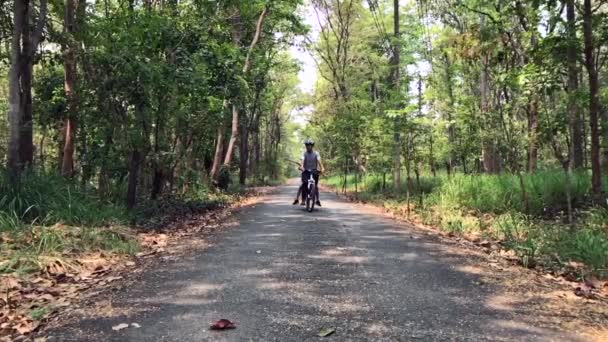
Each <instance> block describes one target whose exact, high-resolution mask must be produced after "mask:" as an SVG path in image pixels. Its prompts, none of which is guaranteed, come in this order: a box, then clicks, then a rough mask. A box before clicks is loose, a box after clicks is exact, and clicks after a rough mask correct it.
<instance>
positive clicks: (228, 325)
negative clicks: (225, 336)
mask: <svg viewBox="0 0 608 342" xmlns="http://www.w3.org/2000/svg"><path fill="white" fill-rule="evenodd" d="M226 329H236V325H235V323H234V322H231V321H229V320H227V319H225V318H222V319H220V320H219V321H217V322H215V323H213V324H212V325H211V330H226Z"/></svg>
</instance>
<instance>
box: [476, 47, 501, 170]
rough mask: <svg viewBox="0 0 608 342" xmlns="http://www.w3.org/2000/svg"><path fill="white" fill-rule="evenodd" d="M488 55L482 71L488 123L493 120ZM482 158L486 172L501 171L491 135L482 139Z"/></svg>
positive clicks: (483, 109)
mask: <svg viewBox="0 0 608 342" xmlns="http://www.w3.org/2000/svg"><path fill="white" fill-rule="evenodd" d="M488 58H489V57H488V56H487V55H486V56H484V57H483V59H484V61H483V70H482V71H481V82H480V94H481V106H480V108H481V115H482V120H483V121H484V122H485V123H486V125H488V124H489V123H490V122H491V121H492V120H491V118H489V115H490V76H489V71H488ZM482 140H483V141H482V151H481V153H482V158H483V167H484V170H485V172H487V173H490V174H495V173H499V172H500V160H499V157H498V151H497V146H496V142H495V141H494V139H492V138H491V137H484V138H483V139H482Z"/></svg>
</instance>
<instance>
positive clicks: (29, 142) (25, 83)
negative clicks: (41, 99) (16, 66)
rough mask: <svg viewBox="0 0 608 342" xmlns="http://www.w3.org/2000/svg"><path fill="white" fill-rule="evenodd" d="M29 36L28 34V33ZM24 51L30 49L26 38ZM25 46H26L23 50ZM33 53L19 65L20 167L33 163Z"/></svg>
mask: <svg viewBox="0 0 608 342" xmlns="http://www.w3.org/2000/svg"><path fill="white" fill-rule="evenodd" d="M28 34H29V33H28ZM26 41H27V43H26ZM23 44H24V51H29V50H30V49H31V43H30V42H29V39H28V38H23ZM25 46H28V47H27V48H25ZM32 54H33V52H31V53H27V55H29V57H26V58H25V62H24V63H23V64H22V65H21V67H22V70H21V89H22V93H21V96H22V97H21V100H22V116H21V118H22V119H21V120H22V121H21V133H20V134H21V137H20V138H19V155H20V159H21V162H22V166H24V167H29V166H31V165H32V163H33V162H34V120H33V108H32V77H33V65H32V63H33V61H32V58H33V56H32Z"/></svg>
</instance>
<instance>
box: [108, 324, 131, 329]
mask: <svg viewBox="0 0 608 342" xmlns="http://www.w3.org/2000/svg"><path fill="white" fill-rule="evenodd" d="M128 327H129V325H128V324H127V323H120V324H119V325H115V326H113V327H112V330H114V331H121V330H122V329H126V328H128Z"/></svg>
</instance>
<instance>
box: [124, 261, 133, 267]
mask: <svg viewBox="0 0 608 342" xmlns="http://www.w3.org/2000/svg"><path fill="white" fill-rule="evenodd" d="M125 265H127V266H129V267H131V266H135V261H127V262H126V263H125Z"/></svg>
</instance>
